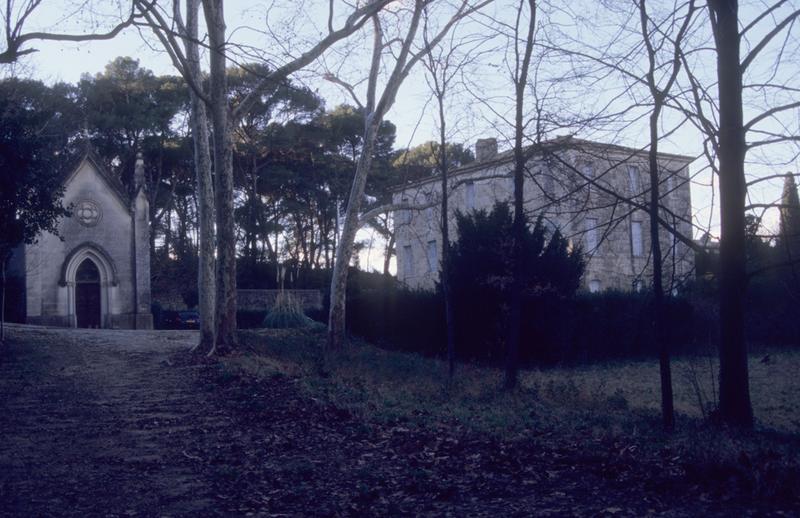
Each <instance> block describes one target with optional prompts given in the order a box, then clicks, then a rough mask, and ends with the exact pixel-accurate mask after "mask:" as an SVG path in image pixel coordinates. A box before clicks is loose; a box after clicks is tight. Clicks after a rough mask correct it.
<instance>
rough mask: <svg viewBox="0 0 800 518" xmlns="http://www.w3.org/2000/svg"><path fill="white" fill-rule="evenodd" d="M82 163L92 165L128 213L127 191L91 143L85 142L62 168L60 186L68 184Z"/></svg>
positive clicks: (128, 200) (128, 196) (129, 204)
mask: <svg viewBox="0 0 800 518" xmlns="http://www.w3.org/2000/svg"><path fill="white" fill-rule="evenodd" d="M84 162H88V163H89V164H91V165H92V167H94V170H95V171H97V174H99V175H100V177H101V178H102V179H103V180H104V181H105V182H106V184H107V185H108V187H109V188H110V189H111V191H112V192H113V193H114V194H115V195H116V196H117V197H118V198H119V201H120V202H121V203H122V205H123V206H124V207H125V208H126V209H127V210H128V211H130V206H131V198H130V195H129V194H128V191H127V190H126V189H125V186H124V185H123V184H122V182H121V181H120V180H119V178H117V176H116V175H115V174H113V173H111V172H110V171H109V170H108V169H107V168H106V167H105V166H104V165H103V161H102V160H101V159H100V156H99V155H98V154H97V152H96V151H95V150H94V147H93V146H92V145H91V143H88V142H85V143H84V145H83V150H82V151H81V152H80V153H78V154H77V155H76V156H75V158H74V159H73V160H71V161H69V162H68V163H67V165H66V166H65V167H64V169H63V170H62V173H61V174H62V179H61V184H62V185H66V184H67V182H69V180H70V179H71V178H72V177H73V176H74V175H75V173H77V172H78V170H79V169H80V168H81V165H82V164H83V163H84Z"/></svg>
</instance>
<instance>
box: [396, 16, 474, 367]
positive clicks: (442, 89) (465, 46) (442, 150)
mask: <svg viewBox="0 0 800 518" xmlns="http://www.w3.org/2000/svg"><path fill="white" fill-rule="evenodd" d="M428 21H429V20H428V17H427V16H426V17H425V19H424V31H423V38H424V40H425V42H426V43H429V41H428V39H429V38H428V33H429V31H430V29H429V27H428ZM484 41H486V38H485V37H480V38H477V39H476V38H475V37H474V36H473V35H467V36H464V37H459V38H458V39H456V31H455V30H453V31H452V32H451V34H450V37H449V38H447V42H446V43H442V44H441V45H439V46H438V47H436V48H435V49H432V51H431V52H430V53H429V54H428V55H427V57H426V59H424V60H423V66H424V67H425V78H426V82H427V84H428V89H429V90H430V91H431V94H432V95H433V100H434V102H435V103H436V108H437V116H436V118H437V125H438V127H439V143H438V147H436V146H433V142H431V146H432V148H433V149H432V152H433V156H435V157H437V163H438V168H439V175H440V181H441V196H440V200H439V210H440V211H441V212H440V215H441V218H440V225H441V232H442V242H441V247H440V249H441V255H440V257H441V259H440V264H441V268H440V272H439V283H440V285H441V287H442V294H443V296H444V314H445V329H446V335H447V363H448V375H449V377H450V379H452V378H453V374H454V373H455V361H456V344H455V315H454V312H453V293H452V287H451V286H450V278H449V275H450V221H449V220H450V217H449V214H450V212H449V201H450V188H449V181H450V162H451V161H450V156H449V152H448V129H449V128H448V121H449V117H448V116H447V114H446V113H445V111H446V107H447V100H448V98H449V97H452V95H453V86H454V83H455V82H456V81H457V79H458V77H459V75H460V74H462V73H463V72H464V71H465V68H466V67H467V66H468V65H469V64H471V63H472V62H473V61H474V60H475V59H476V57H477V55H478V53H477V49H478V47H479V46H480V45H481V44H482V42H484ZM392 238H394V236H392ZM432 266H435V265H432Z"/></svg>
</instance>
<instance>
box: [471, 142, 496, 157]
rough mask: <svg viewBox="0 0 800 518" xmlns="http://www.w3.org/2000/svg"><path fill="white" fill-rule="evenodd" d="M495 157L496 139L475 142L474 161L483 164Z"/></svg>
mask: <svg viewBox="0 0 800 518" xmlns="http://www.w3.org/2000/svg"><path fill="white" fill-rule="evenodd" d="M495 155H497V139H496V138H479V139H478V140H477V141H476V142H475V160H476V161H478V162H484V161H486V160H491V159H492V158H494V157H495Z"/></svg>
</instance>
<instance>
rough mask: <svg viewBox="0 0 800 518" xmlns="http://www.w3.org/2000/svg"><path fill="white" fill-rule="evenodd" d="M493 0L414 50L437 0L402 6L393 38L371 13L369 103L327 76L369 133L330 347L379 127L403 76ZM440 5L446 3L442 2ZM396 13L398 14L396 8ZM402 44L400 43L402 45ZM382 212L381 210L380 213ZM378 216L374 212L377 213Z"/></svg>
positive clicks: (353, 198)
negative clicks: (404, 18) (385, 72)
mask: <svg viewBox="0 0 800 518" xmlns="http://www.w3.org/2000/svg"><path fill="white" fill-rule="evenodd" d="M490 2H491V0H484V1H482V2H479V3H475V4H473V3H472V2H471V1H470V0H462V1H461V2H459V4H458V6H457V8H456V10H455V13H454V14H452V15H451V16H449V17H448V18H447V21H446V22H445V23H444V24H443V25H442V28H441V29H440V30H439V31H438V32H437V33H436V34H434V35H433V37H432V38H430V40H429V41H427V42H425V43H423V44H422V45H420V46H419V47H418V48H416V49H415V44H416V40H417V36H418V31H419V26H420V21H421V18H422V15H423V13H424V12H425V10H426V9H427V8H429V6H431V5H433V4H434V3H436V2H435V0H415V1H414V4H413V7H409V8H408V9H406V8H405V7H403V6H398V7H397V10H398V12H399V11H409V12H408V13H407V14H408V17H409V20H408V25H407V26H403V27H401V28H400V32H399V33H398V34H397V35H394V36H393V37H391V38H386V37H385V33H384V24H385V22H384V21H383V20H381V18H380V17H379V16H377V15H376V16H373V17H372V26H373V44H372V45H373V46H372V58H371V61H370V69H369V74H368V80H367V91H366V102H363V103H362V102H361V101H360V100H359V99H358V97H357V96H356V93H355V89H354V88H353V86H352V85H350V84H348V83H346V82H345V81H343V80H341V79H340V78H338V77H336V76H334V75H328V76H327V78H328V79H329V80H331V81H333V82H335V83H337V84H339V85H341V86H342V87H343V88H345V89H346V90H347V91H348V92H349V93H350V94H351V96H353V98H354V100H355V101H356V103H357V104H358V105H359V107H360V108H362V109H363V112H364V137H363V139H362V149H361V154H360V155H359V157H358V162H357V164H356V173H355V177H354V178H353V185H352V187H351V189H350V196H349V198H348V201H347V209H346V211H345V216H344V222H343V225H342V232H341V236H340V238H339V243H338V245H337V249H336V257H335V260H334V266H333V276H332V279H331V296H330V299H331V302H330V304H331V306H330V313H329V315H328V341H327V347H328V349H338V348H340V347H341V346H342V344H343V341H344V334H345V302H346V299H345V297H346V287H347V269H348V266H349V264H350V259H351V258H352V256H353V251H354V244H355V238H356V233H357V232H358V230H359V228H360V226H361V224H362V223H363V219H364V218H362V217H359V213H360V211H361V202H362V198H363V196H364V188H365V186H366V182H367V176H368V175H369V172H370V169H371V167H372V158H373V152H374V148H375V141H376V138H377V136H378V128H379V127H380V124H381V122H382V121H383V118H384V116H385V115H386V112H387V111H388V110H389V109H390V108H391V107H392V105H393V104H394V102H395V99H396V96H397V92H398V90H399V89H400V86H401V85H402V83H403V81H404V80H405V79H406V77H408V74H409V73H410V72H411V70H412V69H413V67H414V66H415V65H416V64H417V62H419V61H420V60H421V59H422V58H424V57H425V56H426V55H427V54H428V53H429V52H430V51H431V49H432V48H433V47H434V46H436V45H438V44H439V43H440V41H441V40H442V38H444V37H445V36H446V35H447V33H448V32H449V31H450V29H451V28H452V27H453V25H455V24H456V23H457V22H458V21H459V20H461V19H463V18H464V17H466V16H468V15H469V14H470V13H473V12H475V11H476V10H478V9H480V8H482V7H484V6H485V5H488V4H489V3H490ZM439 4H443V3H442V2H439ZM392 16H397V13H392ZM398 46H399V48H397V47H398ZM387 53H389V55H390V56H391V59H392V60H393V64H392V65H391V66H390V67H389V70H390V72H389V76H388V78H387V79H386V82H385V84H384V85H383V89H382V91H379V86H378V82H379V79H380V77H379V76H380V73H381V70H382V69H383V68H384V67H385V66H386V65H385V63H384V61H385V59H386V57H387ZM378 213H380V211H379V212H378ZM373 217H374V216H373Z"/></svg>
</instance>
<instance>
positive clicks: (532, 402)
mask: <svg viewBox="0 0 800 518" xmlns="http://www.w3.org/2000/svg"><path fill="white" fill-rule="evenodd" d="M324 338H325V333H324V330H253V331H245V332H243V334H242V340H243V343H244V344H245V345H246V346H247V348H248V352H247V353H245V354H242V355H239V356H235V357H232V358H228V359H226V360H225V362H226V365H227V366H228V367H230V368H232V369H235V370H238V371H243V372H246V373H247V374H249V375H251V376H255V377H260V378H263V377H271V376H286V377H290V378H294V379H296V380H297V381H298V384H299V386H300V387H301V388H303V389H304V390H306V391H307V392H308V394H309V395H310V396H311V397H315V398H322V399H325V400H329V401H331V402H332V403H333V404H335V405H336V406H338V407H340V408H344V409H347V410H348V411H350V412H351V413H354V414H356V415H361V416H363V417H365V418H368V419H375V420H378V421H383V422H391V421H405V422H408V423H410V424H414V423H426V424H433V425H436V424H437V423H442V424H445V423H446V424H456V425H461V426H465V427H468V428H472V429H475V430H477V431H480V432H484V433H492V434H497V435H502V436H508V435H516V434H527V433H530V432H531V431H535V433H547V432H552V431H558V430H564V429H578V430H586V429H589V430H594V431H596V432H597V433H600V434H608V433H611V434H615V433H619V434H628V433H631V432H633V431H635V430H640V429H641V428H642V427H649V428H652V429H657V428H658V423H659V417H658V412H659V408H660V406H659V405H660V399H659V398H660V388H659V375H658V364H657V362H656V361H655V360H651V361H625V362H606V363H603V364H598V365H591V366H580V367H568V368H567V367H565V368H549V369H536V370H531V371H526V372H524V373H522V375H521V383H520V387H519V389H518V390H516V391H513V392H504V391H502V390H501V389H500V387H501V385H502V372H501V371H500V370H499V369H493V368H487V367H477V366H474V365H459V366H458V368H457V372H456V376H455V379H454V380H453V381H452V382H449V381H448V380H447V375H446V372H447V370H446V364H445V363H444V362H442V361H438V360H433V359H429V358H424V357H421V356H419V355H416V354H410V353H402V352H396V351H387V350H383V349H379V348H376V347H373V346H371V345H369V344H365V343H363V342H358V341H355V342H354V343H352V344H351V345H350V346H348V347H346V348H345V349H344V350H343V351H339V352H336V353H335V354H331V355H330V358H329V359H328V362H327V365H326V371H327V373H326V375H320V373H319V368H318V367H319V354H318V353H319V351H320V348H321V345H322V342H323V340H324ZM766 354H767V353H760V354H759V355H758V356H755V357H753V358H751V363H750V368H751V371H750V372H751V393H752V397H753V407H754V411H755V414H756V416H757V419H758V426H759V428H762V429H769V430H773V431H776V432H780V433H787V434H798V432H800V420H799V418H800V384H797V383H796V381H795V378H794V376H795V373H796V372H798V371H800V351H796V350H789V349H783V350H772V351H769V353H768V354H769V361H768V362H766V363H762V362H761V359H762V358H763V357H764V356H765V355H766ZM672 368H673V380H674V390H675V409H676V412H677V413H678V419H679V426H680V425H681V423H684V424H685V423H690V424H691V426H696V425H697V423H698V422H699V420H700V418H701V417H703V413H704V412H707V411H708V410H710V409H711V408H712V407H713V405H714V401H715V398H716V388H715V385H716V372H717V368H718V366H717V364H716V360H715V359H713V358H712V357H710V356H705V357H704V356H698V357H687V358H678V359H675V360H674V361H673V364H672Z"/></svg>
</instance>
